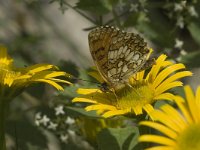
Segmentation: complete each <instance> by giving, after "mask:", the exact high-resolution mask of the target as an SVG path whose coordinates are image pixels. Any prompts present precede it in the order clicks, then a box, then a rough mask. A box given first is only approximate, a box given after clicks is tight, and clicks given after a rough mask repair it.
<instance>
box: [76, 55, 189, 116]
mask: <svg viewBox="0 0 200 150" xmlns="http://www.w3.org/2000/svg"><path fill="white" fill-rule="evenodd" d="M166 58H167V56H166V55H161V56H160V57H158V59H157V60H156V64H155V65H154V66H152V68H151V70H150V71H149V72H148V73H147V71H141V72H139V73H136V74H134V75H133V76H132V77H130V79H129V85H130V86H125V87H124V88H122V89H121V90H119V91H116V92H103V91H101V90H99V89H96V88H95V89H83V88H80V89H78V90H77V93H78V94H81V96H79V97H76V98H74V99H73V102H86V103H91V104H90V105H89V106H87V107H86V108H85V109H86V110H87V111H90V110H96V111H97V113H99V114H101V115H102V116H103V117H106V118H107V117H111V116H115V115H123V114H127V113H133V114H134V115H140V114H142V113H143V109H144V110H145V111H146V112H147V113H148V112H150V111H152V110H153V106H152V104H153V103H154V102H155V101H157V100H162V99H166V100H171V99H172V98H173V96H174V95H173V94H171V93H169V92H166V91H167V90H169V89H171V88H174V87H177V86H182V82H181V81H177V80H178V79H180V78H183V77H185V76H191V75H192V73H191V72H190V71H180V70H181V69H185V66H184V65H183V64H181V63H179V64H174V63H172V62H170V61H167V60H166ZM176 71H178V72H176ZM92 75H93V76H94V77H95V78H97V79H99V76H98V75H97V74H95V73H92ZM99 80H100V81H102V79H99Z"/></svg>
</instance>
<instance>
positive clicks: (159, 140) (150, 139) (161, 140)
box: [139, 135, 175, 146]
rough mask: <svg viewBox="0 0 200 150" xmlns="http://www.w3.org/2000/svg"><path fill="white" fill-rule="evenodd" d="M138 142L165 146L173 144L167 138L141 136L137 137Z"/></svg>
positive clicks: (173, 143)
mask: <svg viewBox="0 0 200 150" xmlns="http://www.w3.org/2000/svg"><path fill="white" fill-rule="evenodd" d="M139 141H140V142H153V143H157V144H163V145H167V146H174V145H175V142H174V141H173V140H171V139H169V138H166V137H163V136H158V135H142V136H140V137H139Z"/></svg>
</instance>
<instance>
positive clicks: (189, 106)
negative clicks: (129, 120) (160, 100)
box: [139, 86, 200, 150]
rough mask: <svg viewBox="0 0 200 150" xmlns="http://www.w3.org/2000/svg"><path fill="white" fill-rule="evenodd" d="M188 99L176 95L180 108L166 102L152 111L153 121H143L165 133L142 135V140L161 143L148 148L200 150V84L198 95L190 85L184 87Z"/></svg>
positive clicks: (146, 124)
mask: <svg viewBox="0 0 200 150" xmlns="http://www.w3.org/2000/svg"><path fill="white" fill-rule="evenodd" d="M184 90H185V95H186V99H185V100H184V99H183V98H182V97H180V96H176V97H175V98H174V99H175V102H176V104H177V106H178V110H176V109H175V108H173V107H172V106H170V105H168V104H166V105H163V106H162V107H161V108H160V110H154V111H152V112H151V113H150V115H151V117H152V119H153V120H154V121H156V122H153V121H142V122H141V123H140V125H145V126H148V127H151V128H154V129H155V130H158V131H160V132H161V133H163V134H164V135H149V134H148V135H142V136H140V138H139V141H140V142H153V143H156V144H159V145H157V146H153V147H151V148H148V150H200V115H199V113H200V86H199V87H198V88H197V91H196V95H194V94H193V92H192V90H191V88H190V87H189V86H185V87H184Z"/></svg>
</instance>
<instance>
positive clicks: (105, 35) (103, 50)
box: [89, 26, 150, 86]
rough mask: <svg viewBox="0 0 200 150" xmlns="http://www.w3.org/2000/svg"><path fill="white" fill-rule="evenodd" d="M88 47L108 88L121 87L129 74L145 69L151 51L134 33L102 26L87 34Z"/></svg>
mask: <svg viewBox="0 0 200 150" xmlns="http://www.w3.org/2000/svg"><path fill="white" fill-rule="evenodd" d="M89 46H90V51H91V54H92V57H93V59H94V62H95V64H96V66H97V68H98V71H99V72H100V74H101V75H102V77H103V78H104V80H105V81H106V82H107V83H108V84H110V85H111V86H118V85H120V84H124V82H125V81H126V80H127V79H128V78H129V77H130V75H132V74H134V73H136V72H138V71H140V70H141V69H145V68H144V66H148V65H146V64H145V63H146V61H147V55H148V54H149V51H150V50H149V49H148V48H147V44H146V42H144V39H143V38H141V37H140V36H139V35H137V34H134V33H128V32H124V31H122V30H119V29H118V28H114V27H110V26H103V27H99V28H96V29H94V30H93V31H91V32H90V33H89Z"/></svg>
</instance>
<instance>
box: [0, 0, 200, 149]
mask: <svg viewBox="0 0 200 150" xmlns="http://www.w3.org/2000/svg"><path fill="white" fill-rule="evenodd" d="M198 8H200V1H198V0H188V1H186V0H184V1H183V0H177V1H174V0H162V1H157V0H1V1H0V44H3V45H4V46H6V47H7V48H8V53H9V55H11V57H13V58H14V63H15V64H16V65H17V66H19V67H24V66H29V65H33V64H36V63H49V64H53V65H57V66H58V67H59V68H60V69H61V70H63V71H66V72H68V73H71V74H73V75H74V76H76V77H78V78H82V79H85V80H92V79H91V78H90V77H88V75H87V69H89V67H91V66H93V61H92V58H91V55H90V52H89V47H88V37H87V36H88V33H89V31H90V30H91V29H93V28H95V27H97V26H101V25H113V26H117V27H119V28H120V29H123V30H125V31H129V32H134V33H138V34H140V35H141V36H142V37H143V38H144V39H145V41H147V43H148V45H149V47H152V48H153V49H154V55H155V56H159V55H160V54H162V53H165V54H167V55H168V58H169V59H171V60H173V61H175V62H181V63H184V64H185V65H186V66H187V69H188V70H191V71H192V72H193V73H194V75H193V77H191V78H188V79H187V80H185V81H184V82H185V83H189V84H191V85H192V87H193V88H194V89H196V87H197V86H198V85H199V83H200V79H199V75H200V71H199V66H200V61H199V57H200V19H199V17H200V9H198ZM73 82H75V86H74V87H65V92H64V93H59V92H56V91H55V90H54V89H53V88H51V87H50V86H48V85H36V86H32V87H30V88H28V89H27V90H26V91H25V92H24V93H23V94H22V95H21V96H19V97H17V98H16V100H14V101H13V102H12V104H11V112H10V115H9V118H8V119H7V141H8V143H7V145H8V147H9V149H10V150H16V149H19V150H45V149H46V150H47V149H48V150H62V149H97V146H96V145H97V143H98V142H101V136H100V137H99V138H98V139H96V136H97V131H99V130H100V129H102V128H103V127H105V122H106V125H109V126H113V124H112V123H110V120H109V121H108V120H106V121H105V120H101V119H100V120H95V121H94V120H93V121H88V120H87V121H86V118H85V116H88V115H89V116H93V115H94V114H92V113H85V112H84V111H83V110H82V109H76V110H75V109H73V108H72V107H71V106H73V104H71V99H72V98H73V97H74V96H76V93H75V90H76V89H77V88H78V87H84V86H86V87H88V86H95V85H92V83H90V82H83V81H73ZM36 91H37V92H36ZM181 91H182V90H181V89H177V90H175V91H174V92H175V93H176V92H177V93H180V92H181ZM80 116H82V117H80ZM86 122H87V123H88V122H90V123H89V125H87V123H86ZM97 124H98V125H97ZM118 125H119V126H121V125H122V123H121V122H120V121H119V124H118ZM86 126H87V127H88V126H89V127H90V128H88V129H87V128H86ZM97 126H98V129H97ZM91 128H93V129H94V132H93V133H91V131H90V132H89V131H88V130H91Z"/></svg>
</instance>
